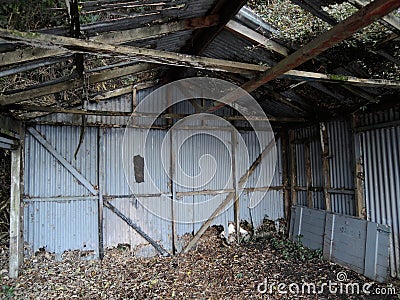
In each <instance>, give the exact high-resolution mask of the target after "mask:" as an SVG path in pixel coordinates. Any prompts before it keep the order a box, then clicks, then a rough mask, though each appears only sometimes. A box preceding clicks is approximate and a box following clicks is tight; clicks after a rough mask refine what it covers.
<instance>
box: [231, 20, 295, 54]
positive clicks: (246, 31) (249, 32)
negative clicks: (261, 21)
mask: <svg viewBox="0 0 400 300" xmlns="http://www.w3.org/2000/svg"><path fill="white" fill-rule="evenodd" d="M225 28H227V29H228V30H229V31H231V32H233V33H236V34H238V35H240V36H242V37H244V38H246V39H247V40H250V41H252V42H254V43H257V44H259V45H262V46H263V47H265V48H266V49H268V50H271V51H273V52H276V53H279V54H281V55H283V56H288V55H289V49H287V48H286V47H284V46H282V45H280V44H278V43H277V42H275V41H273V40H271V39H269V38H266V37H265V36H263V35H262V34H259V33H258V32H257V31H254V30H253V29H250V28H248V27H246V26H244V25H242V24H240V23H238V22H236V21H232V20H231V21H229V22H228V24H226V25H225Z"/></svg>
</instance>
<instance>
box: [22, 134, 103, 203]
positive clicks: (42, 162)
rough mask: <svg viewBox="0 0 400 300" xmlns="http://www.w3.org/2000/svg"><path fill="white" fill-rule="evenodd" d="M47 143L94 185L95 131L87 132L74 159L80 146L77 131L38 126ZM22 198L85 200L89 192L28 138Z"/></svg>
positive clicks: (95, 164)
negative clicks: (81, 198)
mask: <svg viewBox="0 0 400 300" xmlns="http://www.w3.org/2000/svg"><path fill="white" fill-rule="evenodd" d="M36 128H37V130H38V131H39V132H40V133H41V134H42V135H43V136H44V137H45V138H46V140H47V141H48V142H49V143H50V144H51V145H52V146H53V147H54V148H55V149H56V150H57V151H58V152H59V153H60V154H61V156H63V157H64V158H65V159H66V160H67V161H68V162H69V163H71V164H72V166H73V167H74V168H75V169H76V170H78V171H79V172H80V173H81V174H82V175H83V176H84V177H85V178H86V179H87V180H89V181H90V182H91V183H92V184H93V185H97V184H98V183H97V147H93V145H97V129H95V128H87V129H86V132H85V136H84V139H83V142H82V145H81V147H80V150H79V152H78V153H77V158H76V159H75V158H74V153H75V151H76V148H77V147H78V144H79V137H80V131H81V130H80V128H79V127H67V126H63V127H59V126H37V127H36ZM25 162H26V163H25V172H24V182H25V195H26V196H27V197H28V198H31V197H35V198H43V197H62V196H84V195H90V192H89V191H88V190H87V189H86V188H85V187H84V186H82V185H80V184H78V183H77V181H76V179H75V178H74V177H73V176H72V175H71V173H70V172H69V171H68V170H67V169H65V168H64V167H63V166H62V165H61V164H60V163H59V162H58V161H57V160H56V159H55V158H54V157H53V156H52V155H51V154H50V153H49V152H48V151H47V150H46V149H45V148H44V147H43V146H42V145H41V144H40V143H39V142H38V141H36V140H35V139H34V138H33V137H32V136H31V135H30V134H27V135H26V140H25Z"/></svg>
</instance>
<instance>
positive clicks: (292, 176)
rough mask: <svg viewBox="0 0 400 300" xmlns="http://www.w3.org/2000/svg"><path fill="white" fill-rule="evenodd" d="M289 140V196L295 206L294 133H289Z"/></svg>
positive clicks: (295, 164) (295, 166)
mask: <svg viewBox="0 0 400 300" xmlns="http://www.w3.org/2000/svg"><path fill="white" fill-rule="evenodd" d="M289 139H290V194H291V198H292V204H293V205H297V190H296V187H297V163H296V144H295V142H294V131H293V130H291V131H290V132H289Z"/></svg>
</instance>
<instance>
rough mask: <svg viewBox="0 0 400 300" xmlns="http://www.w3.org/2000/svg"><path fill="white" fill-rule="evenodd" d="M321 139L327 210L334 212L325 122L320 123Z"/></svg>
mask: <svg viewBox="0 0 400 300" xmlns="http://www.w3.org/2000/svg"><path fill="white" fill-rule="evenodd" d="M320 137H321V149H322V150H321V151H322V176H323V184H324V199H325V210H326V211H332V205H331V194H330V192H329V190H330V188H331V175H330V171H329V169H330V168H329V141H328V132H327V129H326V123H323V122H321V123H320Z"/></svg>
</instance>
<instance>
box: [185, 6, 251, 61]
mask: <svg viewBox="0 0 400 300" xmlns="http://www.w3.org/2000/svg"><path fill="white" fill-rule="evenodd" d="M246 2H247V0H219V1H217V3H216V5H215V6H214V7H213V8H212V9H211V11H209V12H208V13H209V14H218V15H219V16H220V24H219V26H215V27H212V28H206V29H200V30H197V31H196V32H195V33H194V34H193V37H192V38H191V39H190V40H189V41H188V42H187V43H186V45H185V46H184V47H183V48H182V49H181V52H183V53H187V54H194V55H200V54H201V53H202V52H203V51H204V49H206V48H207V46H208V45H209V44H210V43H211V42H212V41H213V40H214V39H215V37H216V36H217V35H218V34H219V33H220V32H221V30H222V29H223V28H224V26H225V24H226V23H228V22H229V20H231V19H232V18H233V17H234V16H235V15H236V14H237V13H238V11H239V10H240V9H241V8H242V7H243V5H245V4H246Z"/></svg>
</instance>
